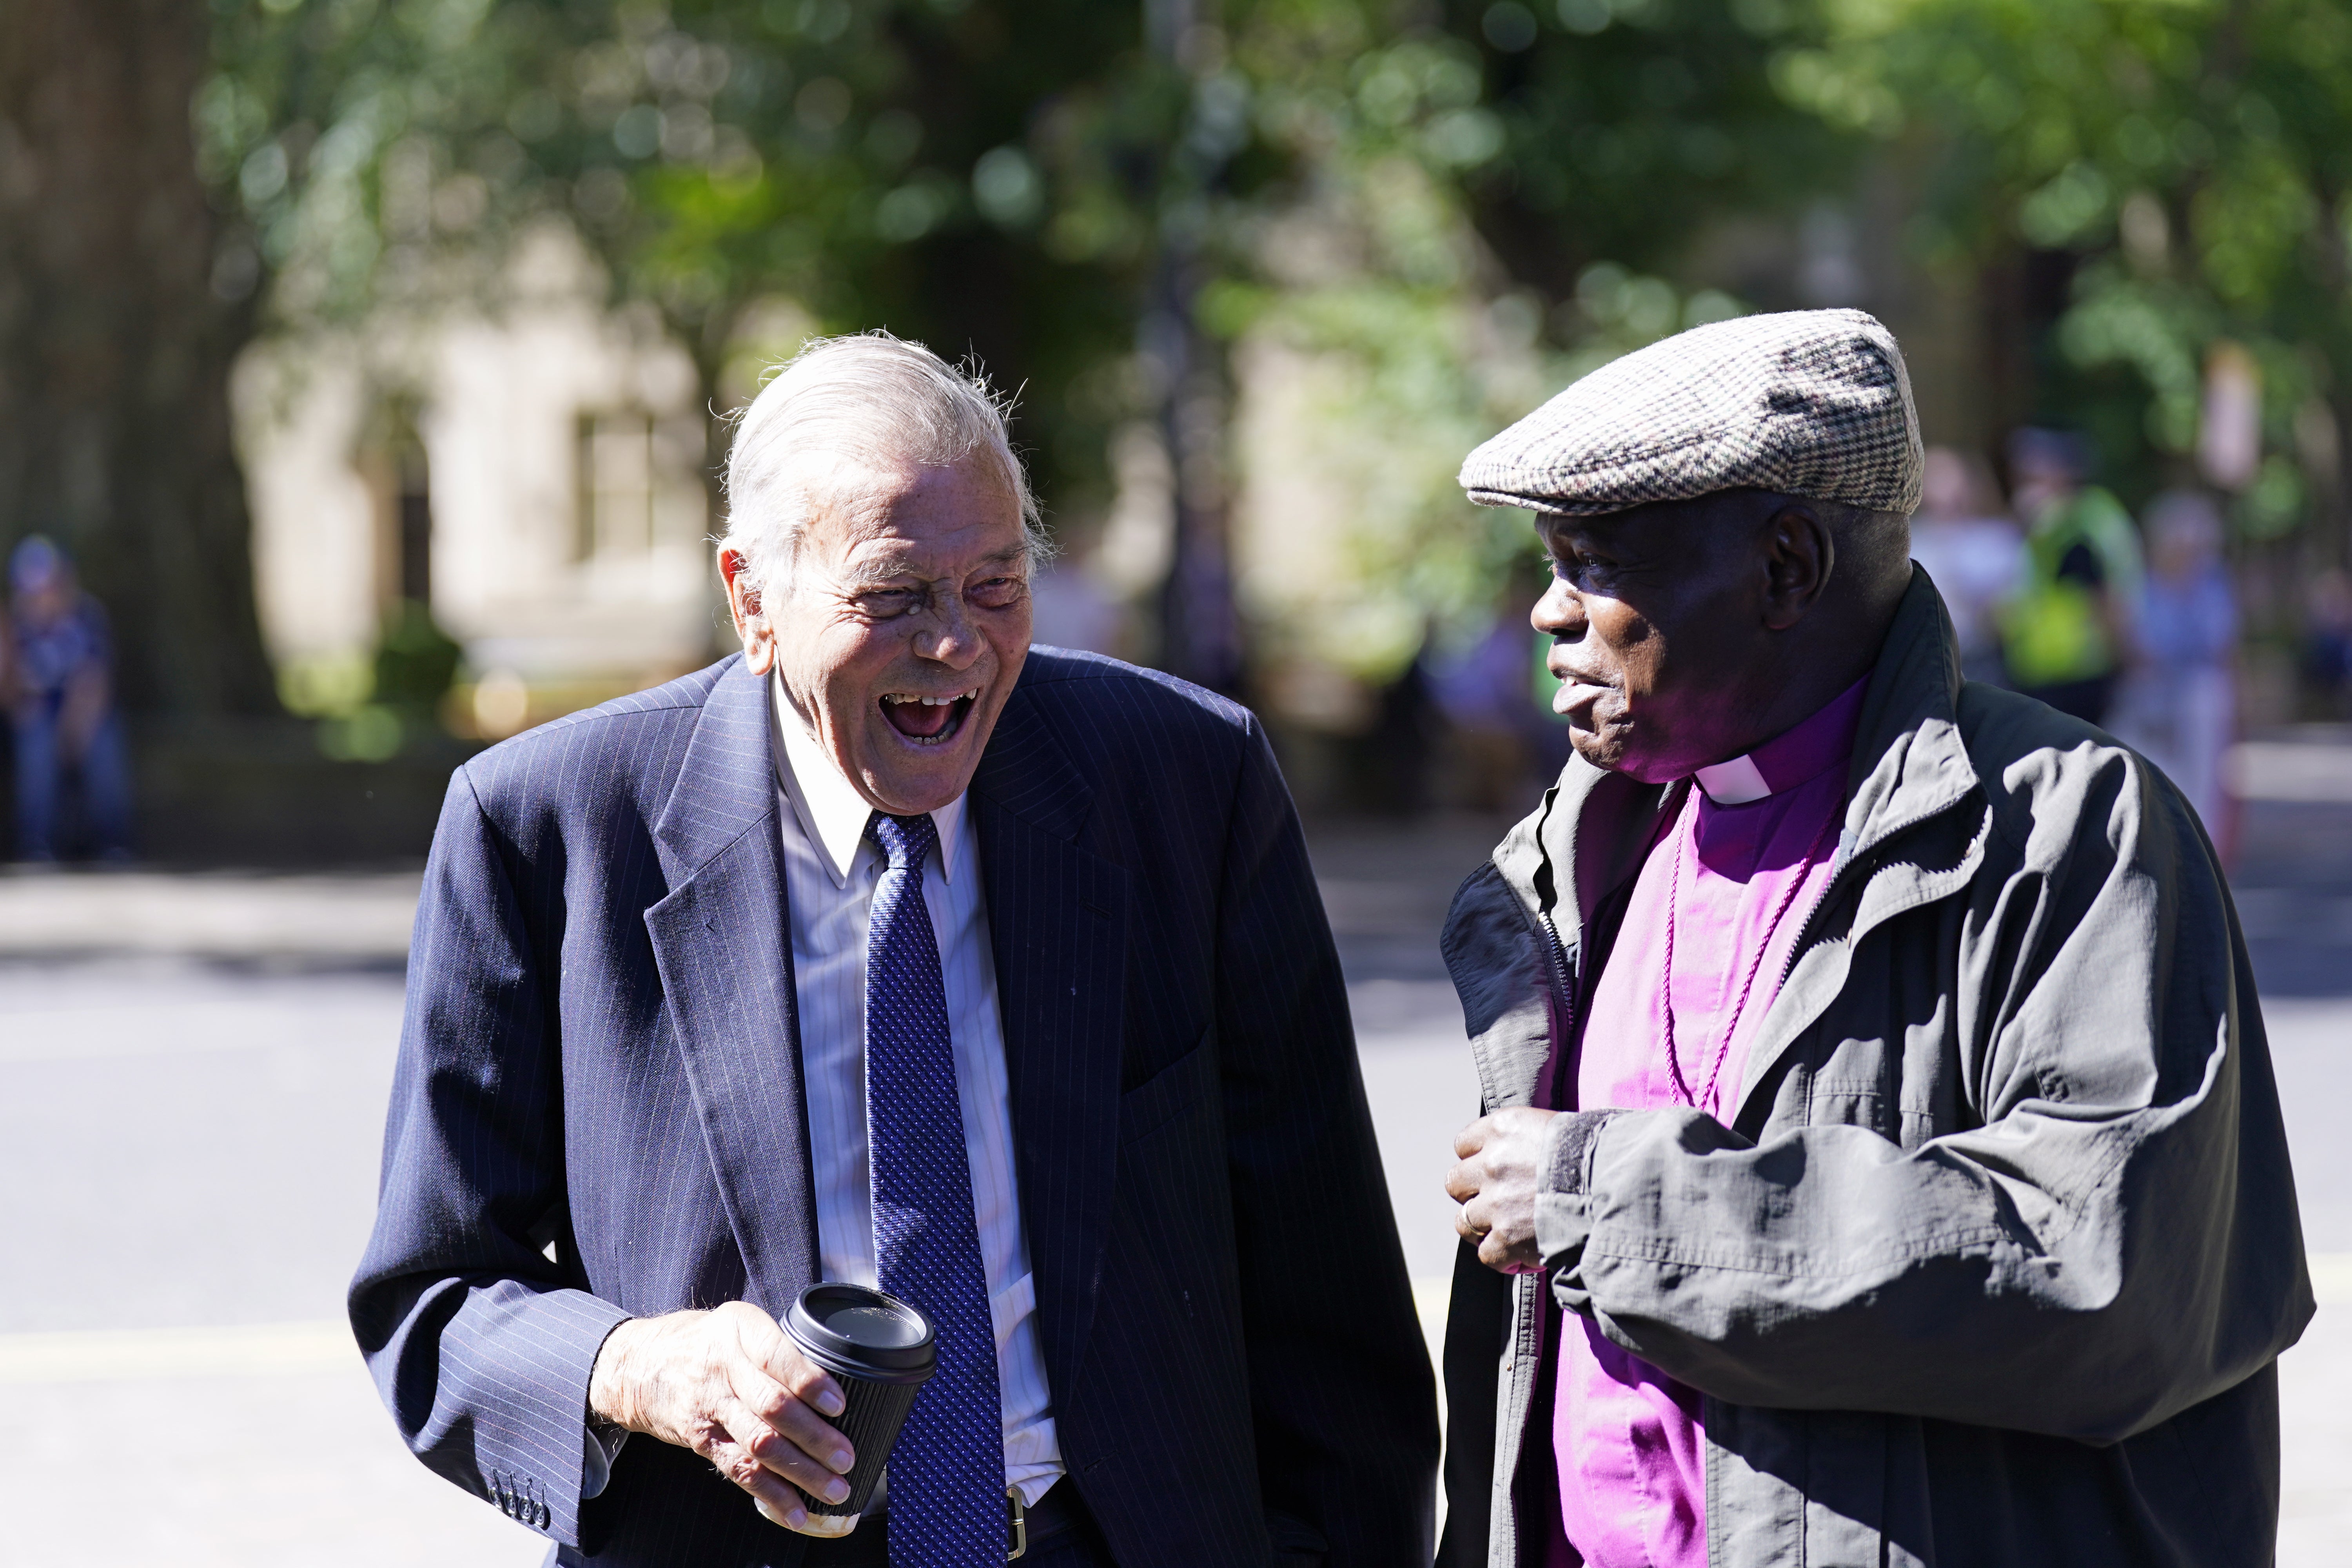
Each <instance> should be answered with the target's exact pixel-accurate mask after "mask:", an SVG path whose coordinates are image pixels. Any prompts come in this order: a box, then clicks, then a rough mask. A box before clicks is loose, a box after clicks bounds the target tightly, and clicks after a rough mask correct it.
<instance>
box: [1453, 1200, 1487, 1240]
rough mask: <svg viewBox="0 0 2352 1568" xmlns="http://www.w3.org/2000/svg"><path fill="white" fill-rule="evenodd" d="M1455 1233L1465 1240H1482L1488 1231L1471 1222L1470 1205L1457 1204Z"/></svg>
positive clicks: (1455, 1208)
mask: <svg viewBox="0 0 2352 1568" xmlns="http://www.w3.org/2000/svg"><path fill="white" fill-rule="evenodd" d="M1454 1235H1456V1236H1458V1237H1461V1238H1462V1239H1463V1240H1465V1241H1480V1240H1483V1239H1485V1237H1486V1232H1485V1231H1483V1230H1481V1229H1479V1228H1478V1227H1477V1226H1475V1225H1472V1224H1471V1223H1470V1206H1469V1205H1467V1204H1457V1205H1454Z"/></svg>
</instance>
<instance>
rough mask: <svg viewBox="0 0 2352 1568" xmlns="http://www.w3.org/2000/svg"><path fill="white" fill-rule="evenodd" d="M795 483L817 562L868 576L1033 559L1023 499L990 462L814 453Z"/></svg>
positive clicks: (944, 572) (949, 571)
mask: <svg viewBox="0 0 2352 1568" xmlns="http://www.w3.org/2000/svg"><path fill="white" fill-rule="evenodd" d="M793 480H794V488H795V489H796V490H797V492H798V495H799V498H800V500H801V503H802V506H803V509H804V510H803V521H802V524H801V529H800V534H801V546H802V550H803V552H804V553H805V554H806V555H807V556H808V557H810V558H811V559H813V560H814V561H818V562H823V563H826V564H828V565H830V566H832V567H834V568H835V570H837V571H855V572H856V573H857V574H860V575H866V574H872V573H874V572H877V571H887V572H913V573H914V574H917V575H921V576H927V577H935V576H951V575H959V574H963V573H966V572H969V571H971V570H972V569H973V568H975V567H978V566H981V565H984V564H987V563H992V562H995V561H999V560H1004V561H1011V560H1016V559H1020V558H1024V557H1025V554H1026V546H1027V539H1026V535H1025V533H1024V530H1023V527H1022V519H1021V502H1020V499H1019V498H1018V497H1017V496H1016V495H1015V494H1014V493H1013V489H1012V487H1011V486H1010V485H1009V484H1007V483H1006V482H1005V479H1004V476H1003V472H1002V471H1001V468H1000V467H999V465H997V464H996V463H994V462H992V461H991V460H990V458H989V455H988V454H986V453H983V452H979V451H974V452H971V453H969V454H967V455H965V456H964V457H963V458H960V459H959V460H957V461H956V462H953V463H945V464H935V463H917V462H912V461H900V460H893V459H890V458H878V459H877V458H864V457H850V456H838V455H813V456H811V457H808V458H800V459H796V460H795V462H794V464H793Z"/></svg>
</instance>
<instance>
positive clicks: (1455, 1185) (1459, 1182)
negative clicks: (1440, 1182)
mask: <svg viewBox="0 0 2352 1568" xmlns="http://www.w3.org/2000/svg"><path fill="white" fill-rule="evenodd" d="M1481 1184H1482V1176H1481V1173H1480V1172H1479V1170H1478V1167H1477V1166H1475V1165H1474V1164H1472V1163H1470V1162H1469V1161H1467V1160H1465V1161H1463V1162H1462V1163H1460V1164H1458V1165H1456V1166H1454V1169H1452V1170H1450V1171H1448V1172H1446V1173H1445V1195H1446V1196H1447V1197H1449V1198H1452V1199H1453V1200H1454V1202H1455V1203H1457V1204H1466V1203H1468V1202H1469V1201H1470V1200H1471V1199H1472V1198H1475V1197H1476V1196H1477V1195H1478V1188H1479V1186H1480V1185H1481Z"/></svg>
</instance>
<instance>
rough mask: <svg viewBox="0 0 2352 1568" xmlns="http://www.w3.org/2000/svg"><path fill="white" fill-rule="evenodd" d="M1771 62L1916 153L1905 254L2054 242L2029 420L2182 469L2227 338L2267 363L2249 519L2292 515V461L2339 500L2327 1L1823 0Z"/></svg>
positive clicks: (2122, 462)
mask: <svg viewBox="0 0 2352 1568" xmlns="http://www.w3.org/2000/svg"><path fill="white" fill-rule="evenodd" d="M1776 65H1777V68H1776V79H1777V80H1778V81H1779V82H1780V86H1781V88H1782V90H1783V91H1784V92H1785V93H1786V95H1787V96H1788V97H1789V98H1790V100H1791V101H1792V102H1796V103H1799V104H1801V105H1802V106H1804V107H1806V108H1808V109H1810V110H1812V111H1813V112H1815V113H1817V114H1819V115H1820V116H1821V117H1822V119H1823V120H1824V121H1829V122H1832V123H1835V124H1840V125H1843V126H1848V127H1851V128H1853V130H1855V131H1856V132H1861V133H1864V134H1868V135H1871V136H1874V137H1876V138H1879V139H1882V140H1883V141H1885V142H1887V143H1889V144H1906V143H1907V144H1908V146H1909V147H1910V148H1911V149H1912V154H1911V155H1912V157H1913V159H1914V166H1915V167H1916V169H1917V170H1918V171H1919V191H1918V200H1917V216H1916V222H1915V225H1914V230H1913V233H1912V235H1911V242H1912V244H1913V246H1914V247H1915V251H1916V254H1918V255H1919V256H1921V257H1922V258H1927V259H1929V260H1931V261H1932V260H1943V261H1950V260H1959V261H1962V262H1965V263H1970V264H1975V265H1979V266H1981V265H1986V264H1989V263H1990V262H1991V261H1993V260H1994V259H1995V258H1998V257H1999V256H2000V255H2001V254H2002V253H2003V252H2014V251H2016V250H2018V249H2020V248H2028V249H2032V250H2035V251H2039V252H2042V253H2043V254H2045V255H2057V256H2062V257H2063V258H2066V260H2067V262H2068V263H2069V264H2070V265H2071V267H2072V268H2073V277H2072V282H2071V287H2070V288H2069V289H2068V291H2067V294H2066V297H2065V299H2064V300H2063V311H2062V313H2061V314H2060V316H2059V318H2058V319H2057V321H2055V322H2054V323H2053V331H2052V332H2051V334H2050V337H2049V339H2048V341H2047V342H2046V344H2044V345H2043V347H2044V351H2045V352H2044V354H2043V358H2042V365H2041V370H2042V375H2041V377H2040V384H2039V387H2038V389H2037V390H2038V394H2039V397H2038V403H2039V407H2038V410H2037V411H2038V412H2039V413H2040V414H2041V415H2042V416H2043V417H2046V418H2050V419H2053V420H2054V421H2058V422H2063V423H2071V424H2076V425H2083V426H2090V427H2092V428H2093V429H2094V430H2095V433H2096V434H2097V435H2098V436H2099V437H2101V440H2102V444H2103V445H2104V446H2105V447H2106V448H2107V452H2108V457H2109V461H2110V464H2111V466H2113V467H2114V468H2117V469H2119V470H2121V471H2123V472H2124V473H2126V474H2127V475H2129V476H2131V477H2132V478H2133V479H2137V482H2138V484H2139V486H2140V488H2143V489H2145V488H2151V487H2152V486H2153V485H2154V484H2155V483H2157V482H2159V481H2161V480H2165V479H2181V478H2183V477H2186V473H2187V468H2188V465H2187V462H2186V457H2187V454H2189V452H2190V451H2191V449H2192V447H2193V446H2194V443H2195V441H2196V438H2197V434H2198V428H2199V413H2200V408H2199V395H2200V382H2201V378H2202V367H2203V365H2204V363H2205V361H2206V359H2207V356H2208V355H2209V353H2210V352H2211V351H2212V350H2213V348H2214V347H2215V346H2216V345H2217V344H2219V343H2221V342H2235V343H2238V344H2242V345H2243V346H2244V347H2245V348H2246V349H2248V350H2250V351H2251V352H2252V354H2253V355H2254V356H2255V358H2256V359H2257V360H2258V362H2259V363H2260V364H2261V366H2262V368H2263V383H2264V424H2265V437H2266V444H2267V446H2268V447H2269V450H2270V456H2269V458H2268V460H2267V461H2266V463H2265V464H2264V466H2263V469H2262V471H2261V477H2260V479H2258V481H2257V482H2256V483H2255V484H2254V485H2253V487H2252V489H2251V491H2250V493H2249V494H2248V495H2247V496H2246V497H2245V498H2244V500H2242V503H2241V507H2240V521H2241V522H2242V525H2243V526H2244V527H2245V528H2246V529H2247V531H2250V532H2252V533H2254V534H2257V535H2261V534H2266V533H2275V532H2278V531H2283V530H2284V529H2288V528H2292V527H2294V525H2295V524H2296V523H2297V522H2298V521H2301V520H2302V519H2303V517H2304V516H2305V476H2306V475H2315V476H2316V477H2317V478H2318V479H2320V480H2321V482H2322V484H2323V486H2324V487H2325V489H2327V490H2330V491H2332V492H2333V493H2334V495H2335V496H2336V497H2338V498H2340V497H2341V495H2342V493H2343V490H2344V483H2343V470H2342V468H2341V461H2342V454H2341V447H2342V442H2341V440H2340V439H2338V438H2337V437H2336V436H2335V435H2334V434H2333V433H2334V432H2336V431H2341V430H2344V429H2346V428H2352V426H2347V416H2352V272H2347V237H2352V205H2347V192H2352V11H2347V9H2346V8H2345V7H2344V6H2343V5H2340V4H2337V3H2336V0H1832V4H1831V5H1830V6H1829V9H1828V11H1827V13H1826V16H1825V19H1824V26H1823V28H1822V34H1821V37H1820V39H1819V42H1818V43H1817V44H1816V45H1815V46H1814V47H1807V48H1802V49H1796V50H1791V51H1790V53H1789V54H1788V55H1787V56H1785V57H1784V58H1781V59H1780V61H1778V62H1776ZM2331 401H2332V403H2333V406H2334V414H2333V416H2329V415H2328V413H2327V405H2328V403H2329V402H2331ZM2338 504H2340V500H2339V503H2338ZM2338 516H2339V518H2340V513H2339V514H2338ZM2332 532H2337V533H2340V526H2339V527H2338V528H2337V529H2336V530H2333V531H2332ZM2331 548H2332V549H2340V548H2341V545H2340V543H2332V544H2331Z"/></svg>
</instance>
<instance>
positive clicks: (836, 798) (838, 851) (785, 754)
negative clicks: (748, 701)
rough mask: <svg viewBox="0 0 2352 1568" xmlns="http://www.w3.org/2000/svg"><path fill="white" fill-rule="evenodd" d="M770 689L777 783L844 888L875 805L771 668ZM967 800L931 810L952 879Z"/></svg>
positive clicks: (943, 871)
mask: <svg viewBox="0 0 2352 1568" xmlns="http://www.w3.org/2000/svg"><path fill="white" fill-rule="evenodd" d="M768 690H769V697H770V704H769V708H770V711H771V713H772V715H773V718H774V721H775V732H776V736H777V739H778V741H779V742H780V743H779V744H778V745H777V746H776V747H775V748H774V751H775V755H776V782H777V783H778V784H782V786H783V790H784V797H785V798H786V799H787V800H789V801H791V802H792V805H793V814H794V815H795V816H798V817H799V818H800V824H801V831H802V832H803V833H805V834H807V835H808V837H809V841H810V842H811V843H812V844H814V845H815V846H816V850H817V854H818V856H819V858H822V859H823V860H824V868H825V870H826V871H827V872H828V873H830V874H831V875H832V877H833V885H834V886H835V887H836V888H846V887H847V886H849V870H850V868H851V867H852V866H854V865H855V864H856V861H857V847H858V846H859V845H860V844H862V843H864V842H865V841H866V823H867V822H868V821H869V820H870V819H871V818H872V817H873V815H874V808H873V806H871V805H867V804H866V797H865V796H864V795H860V794H858V793H857V786H856V784H851V783H850V782H849V780H848V779H847V778H846V777H845V776H844V775H843V773H842V771H841V769H840V768H839V767H838V766H836V765H835V763H834V760H833V758H832V757H831V756H830V755H829V754H828V753H827V752H825V750H824V748H823V747H822V746H820V745H818V744H817V739H816V737H815V736H814V735H813V734H811V733H810V732H809V727H808V725H807V724H806V723H805V722H803V721H802V719H801V716H800V713H799V710H796V709H794V708H793V704H792V700H791V699H789V698H787V697H786V696H785V695H784V682H783V678H782V675H781V674H780V673H778V672H777V671H775V670H773V669H771V670H770V671H769V673H768ZM963 802H964V797H963V796H962V795H957V796H956V797H955V798H954V799H953V800H951V801H950V802H948V803H947V805H943V806H941V807H940V808H939V809H938V810H937V811H935V812H933V813H931V826H933V827H934V828H936V829H937V830H938V834H939V841H940V877H941V878H942V879H945V880H947V881H949V882H953V881H954V880H955V871H956V851H957V849H958V848H959V847H961V842H962V838H963Z"/></svg>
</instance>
